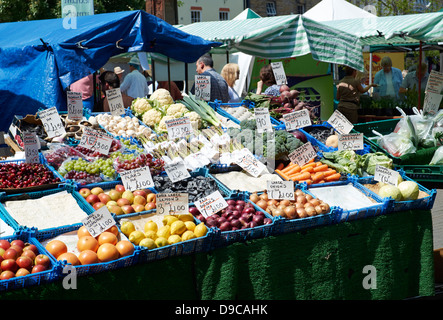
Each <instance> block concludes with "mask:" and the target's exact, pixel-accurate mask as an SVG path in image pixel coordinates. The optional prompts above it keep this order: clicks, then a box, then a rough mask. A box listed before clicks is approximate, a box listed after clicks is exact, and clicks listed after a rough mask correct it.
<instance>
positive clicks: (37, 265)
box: [31, 264, 48, 273]
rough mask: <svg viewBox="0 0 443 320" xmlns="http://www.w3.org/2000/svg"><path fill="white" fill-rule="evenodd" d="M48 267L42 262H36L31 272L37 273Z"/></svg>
mask: <svg viewBox="0 0 443 320" xmlns="http://www.w3.org/2000/svg"><path fill="white" fill-rule="evenodd" d="M47 269H48V268H46V267H45V266H44V265H42V264H36V265H35V266H34V267H32V270H31V273H37V272H42V271H45V270H47Z"/></svg>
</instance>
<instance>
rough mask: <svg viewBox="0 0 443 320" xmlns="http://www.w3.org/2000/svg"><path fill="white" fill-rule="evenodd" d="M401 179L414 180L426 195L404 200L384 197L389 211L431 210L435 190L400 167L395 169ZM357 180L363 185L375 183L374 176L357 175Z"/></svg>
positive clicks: (435, 193)
mask: <svg viewBox="0 0 443 320" xmlns="http://www.w3.org/2000/svg"><path fill="white" fill-rule="evenodd" d="M397 171H398V172H399V174H400V175H401V177H402V178H403V180H405V181H414V182H415V183H417V185H418V189H419V190H420V191H421V192H423V193H426V194H427V196H424V197H422V198H419V199H417V200H405V201H395V200H394V199H392V198H391V197H389V198H384V200H385V201H387V202H388V203H389V209H388V210H389V212H398V211H405V210H431V209H432V208H433V206H434V202H435V198H436V197H437V190H436V189H431V190H429V189H428V188H426V187H424V186H423V185H421V184H420V183H418V182H417V181H415V180H413V179H411V178H410V177H408V176H407V175H406V173H405V172H404V171H403V170H402V169H400V170H397ZM356 179H357V181H358V182H359V183H360V184H361V185H363V187H365V186H364V185H365V184H376V183H377V181H375V180H374V176H368V177H357V178H356Z"/></svg>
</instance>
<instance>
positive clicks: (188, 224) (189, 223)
mask: <svg viewBox="0 0 443 320" xmlns="http://www.w3.org/2000/svg"><path fill="white" fill-rule="evenodd" d="M185 226H186V229H188V230H190V231H194V230H195V223H194V222H193V221H185Z"/></svg>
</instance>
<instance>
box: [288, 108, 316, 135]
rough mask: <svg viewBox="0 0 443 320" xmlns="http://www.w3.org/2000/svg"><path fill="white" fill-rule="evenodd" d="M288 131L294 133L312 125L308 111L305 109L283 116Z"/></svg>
mask: <svg viewBox="0 0 443 320" xmlns="http://www.w3.org/2000/svg"><path fill="white" fill-rule="evenodd" d="M283 119H284V120H285V126H286V131H293V130H297V129H300V128H303V127H307V126H310V125H311V124H312V122H311V117H309V113H308V111H307V110H305V109H303V110H300V111H295V112H291V113H287V114H284V115H283Z"/></svg>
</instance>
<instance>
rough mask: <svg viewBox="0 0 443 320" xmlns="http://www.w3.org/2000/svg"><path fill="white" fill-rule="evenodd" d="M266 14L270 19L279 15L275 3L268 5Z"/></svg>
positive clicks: (268, 3)
mask: <svg viewBox="0 0 443 320" xmlns="http://www.w3.org/2000/svg"><path fill="white" fill-rule="evenodd" d="M266 13H267V14H268V16H269V17H270V16H275V15H277V11H276V10H275V2H267V3H266Z"/></svg>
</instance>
